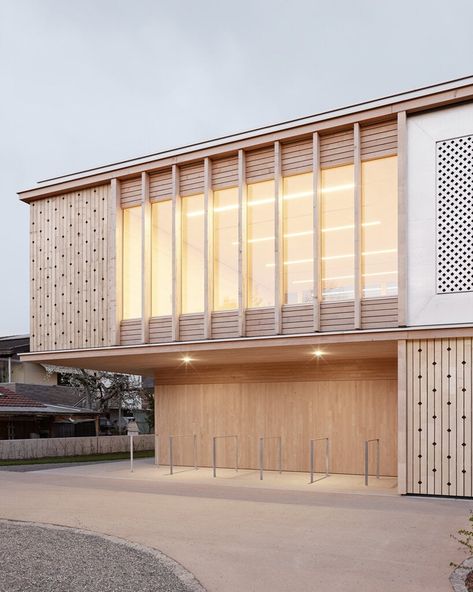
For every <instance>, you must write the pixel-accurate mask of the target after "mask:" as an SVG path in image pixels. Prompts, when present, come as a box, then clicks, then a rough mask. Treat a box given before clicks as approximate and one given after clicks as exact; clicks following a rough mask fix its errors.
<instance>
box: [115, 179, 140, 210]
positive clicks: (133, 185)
mask: <svg viewBox="0 0 473 592" xmlns="http://www.w3.org/2000/svg"><path fill="white" fill-rule="evenodd" d="M120 203H121V207H122V208H129V207H132V206H139V205H140V204H141V176H140V177H134V178H133V179H125V180H124V181H122V182H121V184H120Z"/></svg>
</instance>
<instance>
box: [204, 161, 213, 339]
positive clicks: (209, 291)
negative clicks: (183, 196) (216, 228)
mask: <svg viewBox="0 0 473 592" xmlns="http://www.w3.org/2000/svg"><path fill="white" fill-rule="evenodd" d="M204 215H205V222H204V339H210V338H211V337H212V310H213V301H214V298H213V261H214V256H213V191H212V161H211V160H210V158H206V159H205V162H204Z"/></svg>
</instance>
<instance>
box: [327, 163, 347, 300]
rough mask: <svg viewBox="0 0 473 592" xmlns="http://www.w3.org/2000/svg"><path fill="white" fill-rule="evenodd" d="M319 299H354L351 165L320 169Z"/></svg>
mask: <svg viewBox="0 0 473 592" xmlns="http://www.w3.org/2000/svg"><path fill="white" fill-rule="evenodd" d="M320 222H321V224H320V226H321V228H320V242H321V251H322V252H321V256H322V261H321V263H322V265H321V268H322V299H323V300H352V299H353V298H354V283H355V282H354V279H355V278H354V264H355V254H354V237H355V235H354V232H355V218H354V167H353V165H347V166H340V167H336V168H330V169H323V170H322V172H321V189H320Z"/></svg>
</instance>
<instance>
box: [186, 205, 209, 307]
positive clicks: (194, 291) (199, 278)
mask: <svg viewBox="0 0 473 592" xmlns="http://www.w3.org/2000/svg"><path fill="white" fill-rule="evenodd" d="M181 208H182V211H181V215H182V226H181V233H182V270H181V273H182V276H181V281H182V286H181V293H182V303H181V306H182V313H183V314H186V313H192V312H203V311H204V224H205V218H204V196H203V195H192V196H190V197H183V198H182V199H181Z"/></svg>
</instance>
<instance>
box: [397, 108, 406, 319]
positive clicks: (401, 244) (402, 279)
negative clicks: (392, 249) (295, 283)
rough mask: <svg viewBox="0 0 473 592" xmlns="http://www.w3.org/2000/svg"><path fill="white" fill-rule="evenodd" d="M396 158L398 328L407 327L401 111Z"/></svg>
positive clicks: (404, 144) (402, 123)
mask: <svg viewBox="0 0 473 592" xmlns="http://www.w3.org/2000/svg"><path fill="white" fill-rule="evenodd" d="M397 134H398V158H397V191H398V197H397V199H398V286H399V288H398V291H399V297H398V299H399V302H398V306H399V316H398V324H399V326H400V327H405V326H406V325H407V264H408V261H407V117H406V112H405V111H401V112H400V113H399V114H398V117H397Z"/></svg>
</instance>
